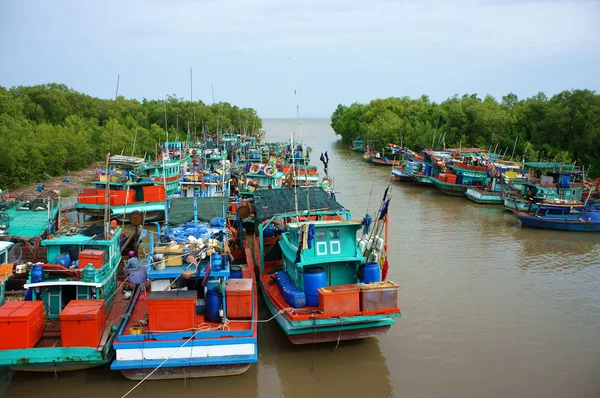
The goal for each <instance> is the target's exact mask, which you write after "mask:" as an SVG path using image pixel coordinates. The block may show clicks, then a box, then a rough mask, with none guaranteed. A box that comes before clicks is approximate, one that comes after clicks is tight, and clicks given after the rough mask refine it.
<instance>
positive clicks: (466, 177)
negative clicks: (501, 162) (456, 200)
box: [429, 163, 490, 196]
mask: <svg viewBox="0 0 600 398" xmlns="http://www.w3.org/2000/svg"><path fill="white" fill-rule="evenodd" d="M429 179H430V180H431V181H432V182H433V185H435V186H436V187H437V188H439V189H440V190H441V191H442V192H443V193H445V194H446V195H451V196H465V194H466V192H467V189H469V188H470V187H473V186H485V185H486V184H487V183H488V181H489V180H490V177H489V175H488V172H487V169H486V168H485V167H483V166H473V165H469V164H465V163H453V164H446V173H439V174H438V175H437V176H435V177H429Z"/></svg>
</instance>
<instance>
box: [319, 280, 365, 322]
mask: <svg viewBox="0 0 600 398" xmlns="http://www.w3.org/2000/svg"><path fill="white" fill-rule="evenodd" d="M318 292H319V310H320V311H321V312H323V314H325V315H343V314H348V313H356V312H360V301H359V294H360V289H359V288H358V286H356V285H339V286H327V287H323V288H319V289H318Z"/></svg>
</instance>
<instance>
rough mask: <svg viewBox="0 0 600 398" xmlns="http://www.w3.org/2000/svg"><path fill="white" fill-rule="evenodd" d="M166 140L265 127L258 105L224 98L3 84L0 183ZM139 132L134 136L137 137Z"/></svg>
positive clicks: (18, 182)
mask: <svg viewBox="0 0 600 398" xmlns="http://www.w3.org/2000/svg"><path fill="white" fill-rule="evenodd" d="M165 108H166V114H167V122H168V130H169V140H170V141H174V140H176V139H178V140H185V139H187V138H188V126H189V131H190V137H189V138H190V140H194V139H196V138H197V139H200V138H201V137H202V135H203V132H210V133H214V132H216V131H217V125H218V131H220V132H223V131H230V132H246V133H249V134H252V132H255V131H259V130H260V129H261V128H262V121H261V119H260V118H259V117H258V115H257V114H256V111H255V110H254V109H249V108H239V107H237V106H235V105H231V104H229V103H227V102H223V103H219V104H213V105H205V104H204V103H202V102H201V101H198V102H190V101H184V100H183V99H181V98H177V97H176V96H169V97H168V98H167V100H166V104H165V102H163V101H162V100H147V99H144V100H143V101H142V102H140V101H137V100H127V99H125V98H123V97H118V98H117V101H116V102H115V101H114V100H105V99H100V98H94V97H91V96H89V95H85V94H82V93H79V92H77V91H74V90H72V89H69V88H68V87H67V86H65V85H63V84H54V83H53V84H45V85H39V86H31V87H23V86H19V87H13V88H11V89H6V88H4V87H0V148H2V156H0V186H2V188H15V187H18V186H22V185H25V184H28V183H32V182H39V181H44V180H47V179H48V178H50V177H51V176H56V175H60V174H63V173H64V172H66V171H70V170H77V169H81V168H85V167H88V166H89V165H90V164H91V163H93V162H95V161H98V160H103V159H105V157H106V154H107V153H108V152H112V153H121V152H123V154H126V155H131V152H132V150H133V143H134V140H135V150H134V154H135V155H136V156H144V155H145V154H147V155H151V156H153V155H154V154H155V152H156V149H155V148H156V145H159V144H161V143H162V142H164V141H165V139H166V132H165ZM136 132H137V137H136Z"/></svg>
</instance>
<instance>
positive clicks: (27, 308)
mask: <svg viewBox="0 0 600 398" xmlns="http://www.w3.org/2000/svg"><path fill="white" fill-rule="evenodd" d="M29 290H31V289H29ZM43 333H44V303H43V302H42V301H9V302H7V303H5V304H4V305H3V306H2V307H0V336H2V338H0V350H15V349H23V348H33V347H34V346H35V345H36V344H37V343H38V341H40V339H41V338H42V335H43Z"/></svg>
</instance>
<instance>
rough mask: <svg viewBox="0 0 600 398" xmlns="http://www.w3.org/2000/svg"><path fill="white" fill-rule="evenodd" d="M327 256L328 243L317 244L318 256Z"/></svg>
mask: <svg viewBox="0 0 600 398" xmlns="http://www.w3.org/2000/svg"><path fill="white" fill-rule="evenodd" d="M326 254H327V242H317V256H324V255H326Z"/></svg>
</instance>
